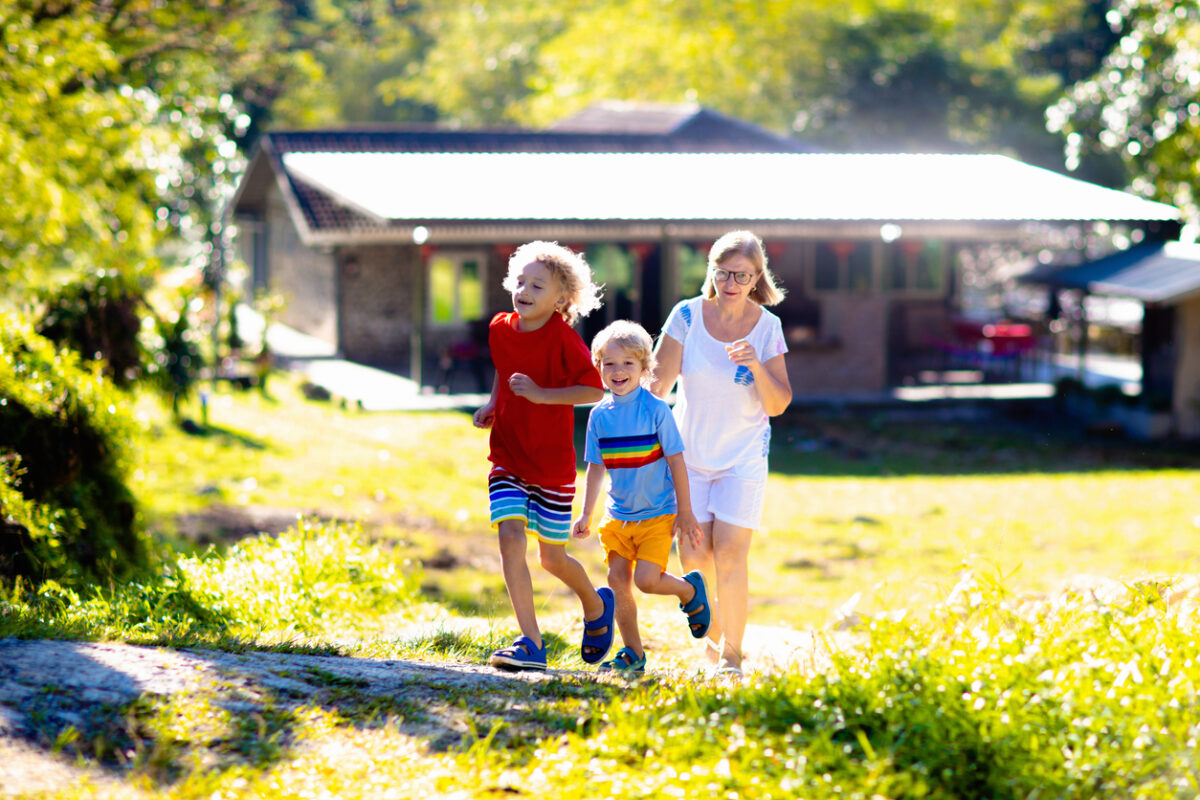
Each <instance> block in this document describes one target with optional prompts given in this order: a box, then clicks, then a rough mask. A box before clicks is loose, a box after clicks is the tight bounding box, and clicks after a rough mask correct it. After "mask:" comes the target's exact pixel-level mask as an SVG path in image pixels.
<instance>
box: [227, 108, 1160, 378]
mask: <svg viewBox="0 0 1200 800" xmlns="http://www.w3.org/2000/svg"><path fill="white" fill-rule="evenodd" d="M230 216H231V217H232V220H233V222H234V223H235V224H236V226H237V230H238V236H237V245H238V248H239V251H240V253H241V255H242V258H243V260H244V261H245V262H246V263H247V264H248V265H249V266H250V267H251V270H250V272H251V274H252V281H253V284H254V286H255V287H269V288H271V289H273V290H275V291H279V292H281V293H282V294H283V295H284V297H285V299H286V309H285V311H284V312H283V315H282V320H283V321H284V322H286V323H288V324H289V325H291V326H293V327H296V328H298V329H300V330H302V331H304V332H306V333H309V334H311V335H313V336H317V337H319V338H321V339H323V340H325V341H326V342H328V343H330V344H331V345H332V346H334V347H336V348H337V350H338V351H339V352H340V353H341V354H342V355H343V357H345V358H348V359H351V360H355V361H361V362H364V363H369V364H373V365H377V366H386V367H390V368H394V369H398V370H400V371H404V372H406V373H408V374H410V375H411V376H413V377H415V378H418V379H421V380H424V381H425V382H427V383H429V382H435V381H436V380H440V378H434V377H433V376H434V372H435V368H436V366H437V365H438V364H439V362H440V363H447V361H448V360H449V361H451V362H452V361H453V359H454V358H455V357H456V356H463V355H464V354H466V355H469V354H471V353H473V352H477V348H478V344H479V338H480V332H481V330H482V328H483V326H484V325H485V324H486V321H487V320H488V319H490V317H491V316H492V315H493V314H494V313H496V312H497V311H502V310H509V309H510V308H511V301H510V299H509V298H508V296H507V294H506V293H505V292H504V290H503V289H502V288H501V285H500V283H501V279H502V277H503V273H504V270H505V266H506V263H507V258H508V256H509V255H510V254H511V253H512V251H513V250H514V249H515V247H516V246H517V245H519V244H521V243H523V242H526V241H530V240H533V239H552V240H556V241H559V242H561V243H563V244H566V245H569V246H572V247H575V248H586V250H587V253H588V259H589V262H590V263H591V264H592V265H593V268H594V269H595V271H596V272H597V274H598V276H599V280H600V281H602V282H603V283H605V285H606V286H607V291H606V303H605V306H604V308H602V309H601V310H600V311H598V312H596V313H594V314H593V315H592V317H590V318H588V319H587V320H585V321H584V322H583V323H582V324H581V332H582V333H583V335H584V337H585V339H588V338H590V336H591V334H593V333H594V332H595V331H596V330H598V329H599V328H600V327H602V326H603V324H605V323H606V322H607V321H608V320H611V319H613V318H617V317H629V318H633V319H636V320H639V321H641V322H642V323H643V324H644V325H645V326H646V327H647V329H649V330H650V331H652V332H657V331H658V329H659V328H660V326H661V324H662V321H663V319H665V317H666V313H667V312H668V311H669V309H670V308H671V306H672V304H674V303H675V302H676V301H677V300H679V299H680V298H682V297H686V296H690V295H694V294H695V293H697V292H698V290H699V288H700V285H701V282H702V281H703V278H704V271H705V264H704V259H705V255H706V253H707V248H708V246H709V245H710V244H711V242H712V241H713V240H714V239H716V238H717V237H718V236H720V235H721V234H722V233H724V232H726V231H728V230H731V229H734V228H743V227H745V228H750V229H752V230H754V231H755V232H756V233H758V234H759V235H760V236H761V237H762V238H763V240H764V242H765V243H766V245H767V250H768V254H769V257H770V261H771V265H772V269H773V270H774V271H775V273H776V274H777V275H778V277H779V278H780V280H781V282H782V284H783V286H784V288H785V289H786V290H787V298H786V300H785V301H784V302H783V303H782V304H781V305H780V306H778V307H777V308H776V309H775V310H776V312H777V313H778V314H779V315H780V316H781V318H782V320H783V323H784V327H785V331H786V333H787V336H788V338H789V341H790V346H791V352H790V354H789V356H788V368H789V372H790V375H791V378H792V381H793V384H794V387H795V390H796V393H797V395H798V396H805V395H807V396H839V395H842V396H844V395H848V394H853V393H874V392H879V391H883V390H885V389H887V388H888V387H889V386H892V385H896V384H898V383H899V382H901V381H902V380H904V379H905V377H906V369H907V367H906V365H907V364H910V363H913V361H914V357H916V356H920V355H921V354H922V353H924V352H926V351H928V348H929V340H930V337H931V336H934V335H937V334H940V333H941V332H943V331H946V330H948V329H949V321H950V318H951V317H952V315H953V314H954V312H955V310H956V307H957V304H958V298H959V290H960V288H961V287H960V282H959V277H958V276H959V262H960V255H961V254H963V253H966V252H970V251H977V250H978V249H979V248H981V247H984V246H988V245H993V244H1008V245H1012V244H1015V243H1020V242H1022V241H1023V237H1026V236H1027V235H1028V233H1029V229H1030V226H1031V225H1034V226H1036V225H1051V226H1063V227H1065V226H1067V225H1071V224H1076V223H1081V222H1082V223H1090V222H1096V221H1105V222H1111V223H1126V224H1128V225H1130V226H1131V227H1133V228H1135V229H1138V230H1140V231H1141V234H1139V235H1142V236H1144V237H1145V238H1146V239H1147V240H1154V239H1162V238H1169V237H1173V236H1174V235H1175V232H1176V231H1177V230H1178V225H1177V220H1178V217H1179V212H1178V210H1177V209H1175V208H1174V207H1171V206H1168V205H1163V204H1160V203H1154V202H1150V201H1147V200H1144V199H1142V198H1138V197H1135V196H1133V195H1130V194H1126V193H1122V192H1117V191H1112V190H1109V189H1105V188H1102V187H1099V186H1096V185H1093V184H1089V183H1086V182H1083V181H1079V180H1075V179H1072V178H1069V177H1066V176H1063V175H1059V174H1057V173H1054V172H1051V171H1049V170H1045V169H1040V168H1037V167H1033V166H1030V165H1027V164H1024V163H1021V162H1020V161H1017V160H1014V159H1012V158H1007V157H1004V156H999V155H915V154H887V155H862V154H833V153H823V152H817V151H815V150H814V149H813V148H811V147H807V146H805V145H804V144H803V143H800V142H796V141H794V140H791V139H788V138H785V137H780V136H776V135H775V134H773V133H770V132H769V131H765V130H763V129H760V128H757V127H755V126H753V125H750V124H748V123H745V122H742V121H739V120H735V119H732V118H729V117H726V116H724V115H721V114H718V113H716V112H714V111H712V110H710V109H705V108H701V107H699V106H694V105H684V106H645V105H639V104H601V105H599V106H596V107H593V108H591V109H588V110H587V111H585V112H582V113H581V114H578V115H576V116H575V117H571V118H568V119H567V120H564V121H563V122H562V123H560V124H559V125H557V126H554V127H552V128H549V129H546V130H445V129H439V128H430V127H404V128H396V127H388V128H378V127H371V128H356V129H346V130H319V131H280V132H272V133H267V134H265V135H264V136H263V137H262V138H261V140H260V142H259V143H258V146H257V148H256V150H255V152H254V154H253V155H252V158H251V162H250V165H249V168H248V170H247V172H246V173H245V175H244V177H243V178H242V181H241V183H240V185H239V186H238V188H237V192H236V195H235V196H234V198H233V201H232V203H231V206H230Z"/></svg>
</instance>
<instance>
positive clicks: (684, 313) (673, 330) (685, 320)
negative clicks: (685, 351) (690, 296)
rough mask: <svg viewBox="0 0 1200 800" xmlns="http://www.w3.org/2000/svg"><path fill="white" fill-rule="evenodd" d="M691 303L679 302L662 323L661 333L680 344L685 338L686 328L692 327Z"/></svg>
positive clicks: (689, 301)
mask: <svg viewBox="0 0 1200 800" xmlns="http://www.w3.org/2000/svg"><path fill="white" fill-rule="evenodd" d="M691 303H692V301H691V300H680V301H679V302H678V303H676V304H675V307H674V308H672V309H671V313H670V314H668V315H667V321H666V322H664V323H663V328H662V332H663V333H664V334H665V335H667V336H670V337H671V338H672V339H674V340H675V341H677V342H679V343H680V344H683V341H684V339H686V338H687V333H688V328H690V327H692V306H691Z"/></svg>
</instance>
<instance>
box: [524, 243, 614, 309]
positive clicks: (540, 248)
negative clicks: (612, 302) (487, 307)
mask: <svg viewBox="0 0 1200 800" xmlns="http://www.w3.org/2000/svg"><path fill="white" fill-rule="evenodd" d="M534 261H536V262H538V263H539V264H542V265H543V266H545V267H546V269H548V270H550V274H551V275H553V276H554V277H555V279H557V280H558V283H559V285H560V286H562V288H563V294H564V295H565V296H566V300H567V304H566V307H565V308H564V309H562V315H563V317H564V318H566V320H567V324H568V325H574V324H575V323H576V322H578V321H579V319H580V318H581V317H586V316H587V315H588V314H590V313H592V312H593V311H595V310H596V309H597V308H599V307H600V301H601V293H602V291H603V289H604V287H603V286H597V285H596V283H595V282H594V281H593V280H592V268H591V267H590V266H588V263H587V259H586V258H584V257H583V253H576V252H575V251H574V250H571V249H570V248H568V247H563V246H562V245H561V244H559V243H558V242H544V241H536V242H529V243H527V244H523V245H521V246H520V247H518V248H517V249H516V251H515V252H514V253H513V254H512V256H511V257H510V258H509V259H508V274H507V275H506V276H505V277H504V281H503V283H502V285H503V286H504V288H505V289H506V290H508V292H509V293H510V294H511V293H512V292H515V291H516V289H517V272H519V271H520V270H521V268H522V267H524V266H525V265H526V264H530V263H532V262H534Z"/></svg>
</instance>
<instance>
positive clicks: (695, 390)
mask: <svg viewBox="0 0 1200 800" xmlns="http://www.w3.org/2000/svg"><path fill="white" fill-rule="evenodd" d="M782 299H783V292H782V291H781V290H780V289H779V288H777V287H776V286H775V281H774V278H773V277H772V275H771V272H770V271H769V270H768V269H767V258H766V255H765V253H764V252H763V245H762V242H761V241H760V240H759V239H758V237H757V236H755V235H754V234H753V233H751V232H750V231H732V232H730V233H727V234H725V235H724V236H722V237H721V238H720V239H718V240H717V241H716V242H715V243H714V244H713V246H712V249H711V250H710V251H709V254H708V275H707V277H706V278H705V280H704V286H703V287H702V289H701V293H700V296H699V297H693V298H691V299H688V300H682V301H680V302H679V303H678V304H677V305H676V306H675V308H673V309H672V310H671V313H670V315H669V316H668V317H667V321H666V324H664V325H663V331H662V336H661V337H659V340H658V347H657V349H656V350H655V355H656V356H657V358H658V367H657V369H655V371H654V383H653V384H652V386H651V390H652V391H653V392H654V393H655V394H657V395H658V396H660V397H665V396H666V395H667V394H668V393H669V392H670V391H671V388H672V387H673V386H674V385H675V381H676V379H679V381H680V383H679V393H678V400H677V402H676V404H675V419H676V422H677V423H678V425H679V431H680V434H681V435H682V437H683V444H684V452H683V458H684V462H685V464H686V465H687V470H688V484H689V486H690V488H691V495H692V510H693V511H694V512H695V515H696V519H697V520H698V521H699V522H700V528H701V530H702V531H703V533H704V536H703V538H702V539H701V541H700V544H698V545H697V544H693V543H692V542H691V541H690V540H688V539H686V538H685V539H682V540H680V541H679V559H680V561H681V563H682V565H683V569H684V570H685V571H691V570H694V569H698V570H700V571H701V572H703V573H704V575H705V579H706V580H707V582H708V585H709V586H714V585H715V586H716V592H715V598H716V600H717V601H718V602H715V603H714V604H713V610H714V611H715V612H716V613H715V614H713V622H712V625H711V627H710V628H709V631H708V639H707V640H706V643H707V644H708V645H709V647H708V648H707V654H708V656H709V658H710V659H711V660H712V661H713V662H714V663H715V664H716V666H717V673H718V674H720V673H725V674H733V675H740V674H741V671H742V638H743V636H744V634H745V631H746V615H747V605H748V602H747V598H748V582H749V581H748V574H747V573H748V564H747V560H748V557H749V553H750V539H751V536H752V534H753V533H754V531H755V529H757V528H758V526H759V523H760V522H761V520H762V509H763V490H764V489H765V487H766V483H767V452H768V450H769V448H770V441H771V427H770V422H769V417H774V416H777V415H779V414H782V413H783V411H784V409H786V408H787V406H788V404H789V403H790V402H791V401H792V387H791V383H790V382H789V381H788V375H787V366H786V365H785V363H784V353H786V352H787V344H786V343H785V341H784V338H783V328H782V326H781V325H780V323H779V318H778V317H777V316H775V315H774V314H772V313H771V312H770V311H767V310H766V308H764V306H770V305H774V304H776V303H778V302H779V301H780V300H782ZM714 577H715V579H716V580H715V583H714V580H713V578H714ZM709 596H710V597H713V596H714V595H713V594H712V593H710V595H709ZM722 637H724V644H723V645H722Z"/></svg>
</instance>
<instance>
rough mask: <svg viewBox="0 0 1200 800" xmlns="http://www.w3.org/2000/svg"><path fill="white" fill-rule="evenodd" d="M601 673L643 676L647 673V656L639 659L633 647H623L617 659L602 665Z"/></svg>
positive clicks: (618, 652)
mask: <svg viewBox="0 0 1200 800" xmlns="http://www.w3.org/2000/svg"><path fill="white" fill-rule="evenodd" d="M600 672H619V673H621V674H623V675H642V674H644V673H645V672H646V656H644V655H643V656H641V657H640V658H639V657H638V654H637V653H635V652H633V648H632V647H622V648H621V649H620V650H618V651H617V657H616V658H614V659H613V660H612V661H605V662H604V663H603V664H601V665H600Z"/></svg>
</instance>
